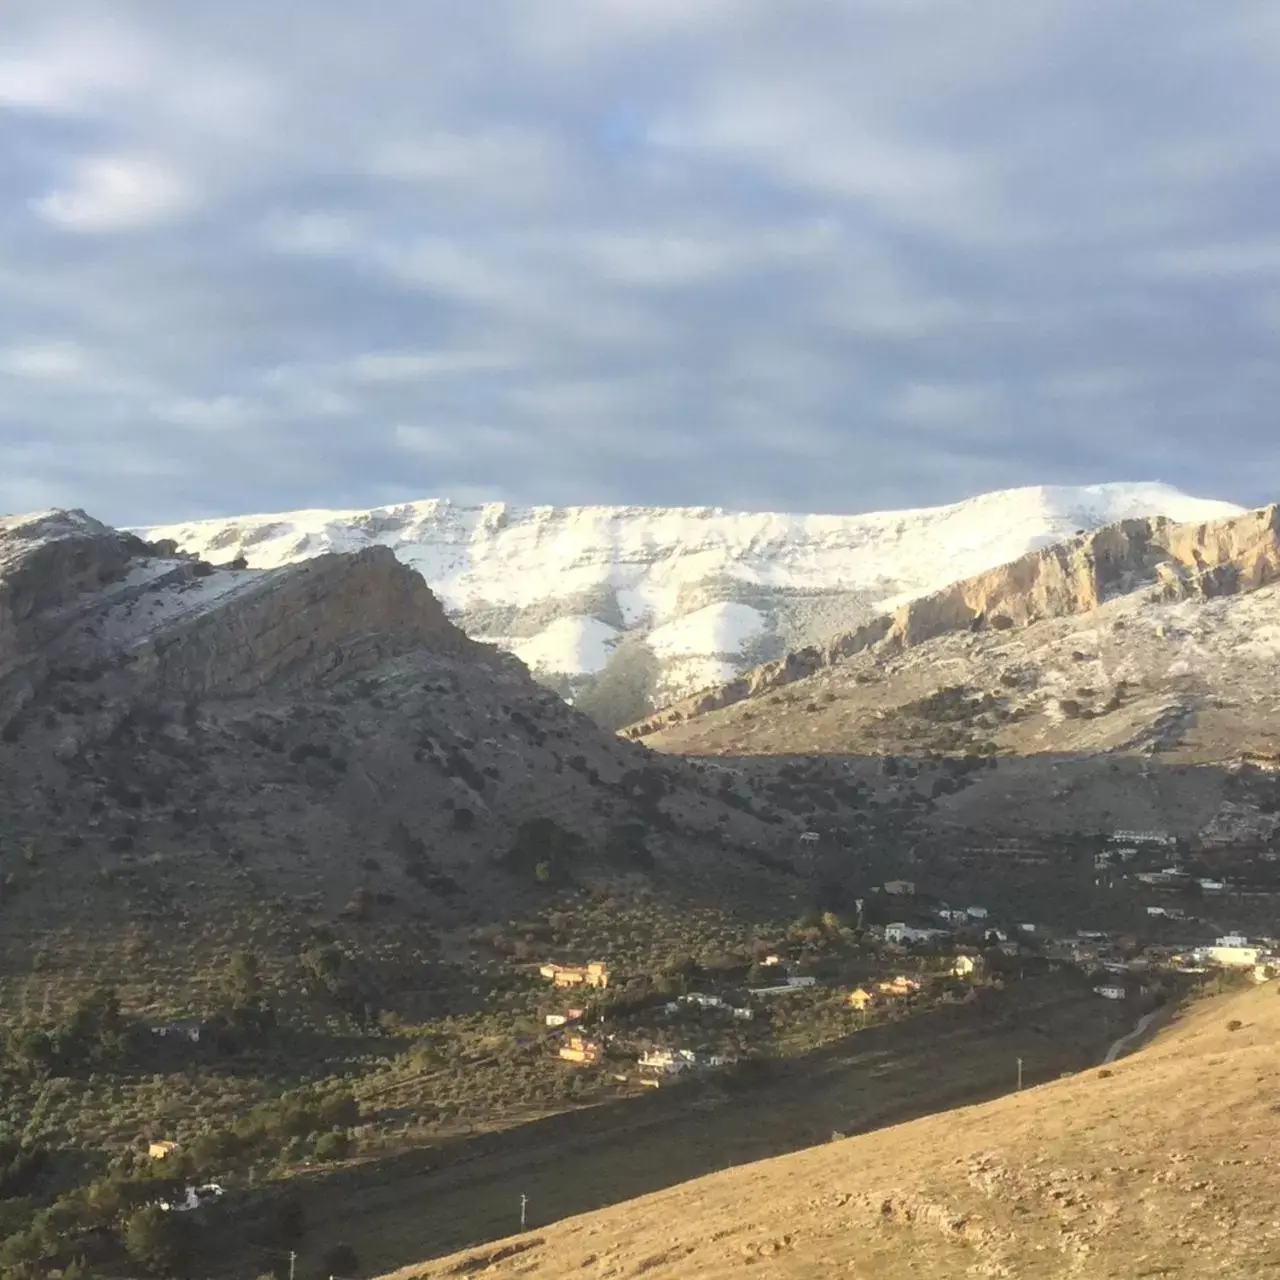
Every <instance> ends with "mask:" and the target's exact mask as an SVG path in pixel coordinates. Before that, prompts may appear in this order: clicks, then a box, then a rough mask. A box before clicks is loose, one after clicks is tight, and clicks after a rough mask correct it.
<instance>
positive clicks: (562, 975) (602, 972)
mask: <svg viewBox="0 0 1280 1280" xmlns="http://www.w3.org/2000/svg"><path fill="white" fill-rule="evenodd" d="M538 972H539V973H540V974H541V975H542V976H543V977H544V978H550V979H551V985H552V986H553V987H596V988H598V989H600V990H603V989H604V988H605V987H607V986H608V985H609V968H608V966H607V965H606V964H604V963H603V962H602V961H600V960H592V961H590V962H589V963H588V964H544V965H543V966H542V968H540V969H539V970H538Z"/></svg>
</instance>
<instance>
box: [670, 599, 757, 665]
mask: <svg viewBox="0 0 1280 1280" xmlns="http://www.w3.org/2000/svg"><path fill="white" fill-rule="evenodd" d="M765 629H766V619H765V616H764V614H762V613H761V612H760V610H759V609H753V608H752V607H751V606H750V605H747V604H738V603H736V602H734V601H722V602H721V603H719V604H709V605H707V606H706V608H704V609H698V610H696V611H695V612H694V613H687V614H685V616H684V617H683V618H677V619H676V620H675V621H674V622H668V623H667V624H666V625H665V626H662V627H658V628H657V629H656V630H654V631H651V632H650V633H649V636H648V640H649V647H650V648H651V649H652V650H653V651H654V653H656V654H657V655H658V657H660V658H683V657H687V656H689V655H690V654H719V653H730V654H739V653H741V652H742V649H743V646H744V645H745V644H746V643H747V641H748V640H751V639H753V638H754V637H756V636H758V635H760V633H761V632H762V631H764V630H765Z"/></svg>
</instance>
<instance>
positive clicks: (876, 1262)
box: [395, 984, 1280, 1280]
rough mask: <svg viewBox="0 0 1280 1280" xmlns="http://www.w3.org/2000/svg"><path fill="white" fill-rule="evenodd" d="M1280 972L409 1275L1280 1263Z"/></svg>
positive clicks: (974, 1272)
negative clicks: (918, 1109)
mask: <svg viewBox="0 0 1280 1280" xmlns="http://www.w3.org/2000/svg"><path fill="white" fill-rule="evenodd" d="M1275 995H1276V989H1275V986H1274V984H1272V985H1268V986H1266V987H1263V988H1261V989H1259V990H1256V991H1251V992H1247V993H1244V994H1241V995H1237V996H1232V997H1228V998H1226V999H1217V1000H1210V1001H1205V1002H1203V1003H1202V1004H1200V1005H1198V1006H1195V1007H1193V1008H1192V1009H1191V1010H1190V1011H1189V1012H1187V1013H1185V1014H1183V1015H1181V1016H1180V1017H1179V1018H1178V1020H1177V1022H1176V1024H1175V1026H1174V1027H1173V1028H1172V1029H1171V1030H1169V1031H1167V1032H1165V1033H1164V1034H1163V1035H1161V1036H1160V1037H1159V1038H1158V1039H1157V1040H1156V1041H1155V1042H1154V1043H1152V1044H1150V1045H1148V1046H1147V1047H1145V1048H1143V1049H1141V1050H1139V1051H1138V1052H1137V1053H1135V1054H1133V1055H1131V1056H1130V1057H1127V1058H1124V1059H1122V1060H1121V1061H1119V1062H1117V1063H1116V1064H1115V1065H1114V1066H1113V1067H1109V1068H1107V1069H1105V1070H1102V1071H1087V1072H1083V1073H1081V1074H1078V1075H1073V1076H1069V1077H1067V1078H1064V1079H1061V1080H1057V1081H1055V1082H1053V1083H1051V1084H1046V1085H1042V1086H1040V1087H1038V1088H1033V1089H1027V1090H1024V1091H1022V1092H1017V1093H1010V1094H1009V1095H1007V1096H1005V1097H1003V1098H1000V1099H998V1100H996V1101H994V1102H989V1103H984V1104H981V1105H978V1106H973V1107H967V1108H963V1109H961V1110H958V1111H948V1112H944V1113H942V1114H939V1115H935V1116H930V1117H928V1118H925V1119H921V1120H916V1121H912V1122H910V1123H907V1124H903V1125H898V1126H895V1127H893V1128H889V1129H883V1130H880V1131H878V1132H873V1133H867V1134H863V1135H861V1136H858V1137H853V1138H848V1139H845V1140H843V1141H838V1142H833V1143H832V1144H830V1145H827V1146H822V1147H816V1148H813V1149H810V1150H807V1151H803V1152H799V1153H797V1154H794V1155H789V1156H782V1157H779V1158H776V1159H773V1160H767V1161H763V1162H761V1163H758V1164H753V1165H746V1166H743V1167H741V1168H737V1169H733V1170H730V1171H727V1172H723V1173H717V1174H712V1175H710V1176H708V1177H704V1178H700V1179H698V1180H697V1181H694V1182H689V1183H685V1184H683V1185H681V1186H678V1187H674V1188H672V1189H671V1190H668V1191H662V1192H659V1193H657V1194H654V1195H649V1196H646V1197H644V1198H642V1199H640V1200H636V1201H632V1202H629V1203H626V1204H621V1205H616V1206H614V1207H611V1208H608V1209H603V1210H600V1211H599V1212H596V1213H590V1214H586V1215H583V1216H582V1217H578V1218H570V1219H568V1220H566V1221H563V1222H560V1223H556V1224H554V1225H552V1226H550V1227H547V1228H545V1229H542V1230H539V1231H537V1232H531V1233H529V1234H526V1235H523V1236H516V1237H512V1238H511V1239H509V1240H506V1241H502V1242H496V1243H494V1244H492V1245H488V1246H485V1247H484V1248H482V1249H477V1250H473V1251H471V1252H469V1253H465V1254H459V1255H455V1256H453V1257H449V1258H441V1259H439V1260H437V1261H435V1262H432V1263H429V1264H424V1265H420V1266H417V1267H410V1268H406V1269H404V1270H402V1271H398V1272H396V1273H395V1280H434V1278H435V1277H444V1276H458V1275H472V1274H478V1273H480V1272H483V1273H484V1274H485V1275H486V1276H494V1277H499V1278H501V1277H505V1276H512V1277H514V1276H522V1277H548V1278H549V1277H553V1276H554V1277H561V1276H569V1275H579V1274H583V1275H586V1274H591V1275H609V1276H615V1277H632V1276H641V1275H643V1276H645V1277H646V1280H668V1278H670V1280H676V1278H677V1277H680V1278H681V1280H682V1278H683V1277H686V1276H698V1277H701V1278H703V1280H720V1278H721V1277H730V1276H734V1277H736V1276H739V1275H742V1274H744V1273H747V1274H751V1275H755V1276H760V1277H769V1278H770V1280H800V1278H801V1277H805V1278H806V1280H807V1278H808V1277H811V1276H830V1275H851V1276H856V1277H859V1278H860V1280H898V1278H899V1277H902V1276H905V1275H911V1276H913V1277H919V1278H920V1280H943V1278H944V1277H945V1278H946V1280H952V1277H956V1276H991V1277H996V1276H1004V1277H1018V1280H1062V1278H1063V1277H1076V1276H1078V1277H1088V1278H1089V1280H1132V1277H1135V1276H1179V1277H1187V1278H1188V1280H1193V1278H1198V1277H1208V1276H1214V1277H1223V1278H1224V1280H1259V1278H1261V1277H1265V1276H1275V1275H1277V1274H1280V1253H1278V1252H1277V1250H1278V1247H1280V1235H1278V1232H1277V1226H1276V1223H1275V1219H1274V1212H1273V1206H1274V1204H1275V1202H1276V1198H1277V1195H1280V1185H1278V1184H1277V1179H1276V1172H1275V1166H1274V1162H1273V1161H1272V1159H1271V1152H1272V1150H1273V1148H1274V1144H1275V1143H1276V1141H1277V1140H1280V1117H1278V1116H1277V1109H1276V1106H1275V1104H1274V1099H1275V1096H1276V1091H1277V1088H1280V1069H1277V1066H1276V1054H1275V1048H1276V1044H1277V1041H1280V1002H1277V1000H1276V998H1275Z"/></svg>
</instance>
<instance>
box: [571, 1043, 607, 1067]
mask: <svg viewBox="0 0 1280 1280" xmlns="http://www.w3.org/2000/svg"><path fill="white" fill-rule="evenodd" d="M603 1053H604V1049H603V1047H602V1046H601V1045H600V1043H599V1042H598V1041H595V1040H587V1039H586V1038H585V1037H583V1036H570V1037H569V1038H568V1039H567V1040H566V1041H565V1042H564V1044H562V1045H561V1046H560V1057H562V1058H563V1059H564V1060H565V1061H566V1062H576V1063H580V1064H582V1065H585V1066H590V1065H592V1064H594V1063H597V1062H599V1061H600V1058H601V1056H602V1055H603Z"/></svg>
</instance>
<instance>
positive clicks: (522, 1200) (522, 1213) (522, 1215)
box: [520, 1195, 529, 1231]
mask: <svg viewBox="0 0 1280 1280" xmlns="http://www.w3.org/2000/svg"><path fill="white" fill-rule="evenodd" d="M528 1205H529V1197H528V1196H526V1195H521V1197H520V1230H521V1231H523V1230H524V1221H525V1210H526V1209H527V1208H528Z"/></svg>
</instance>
